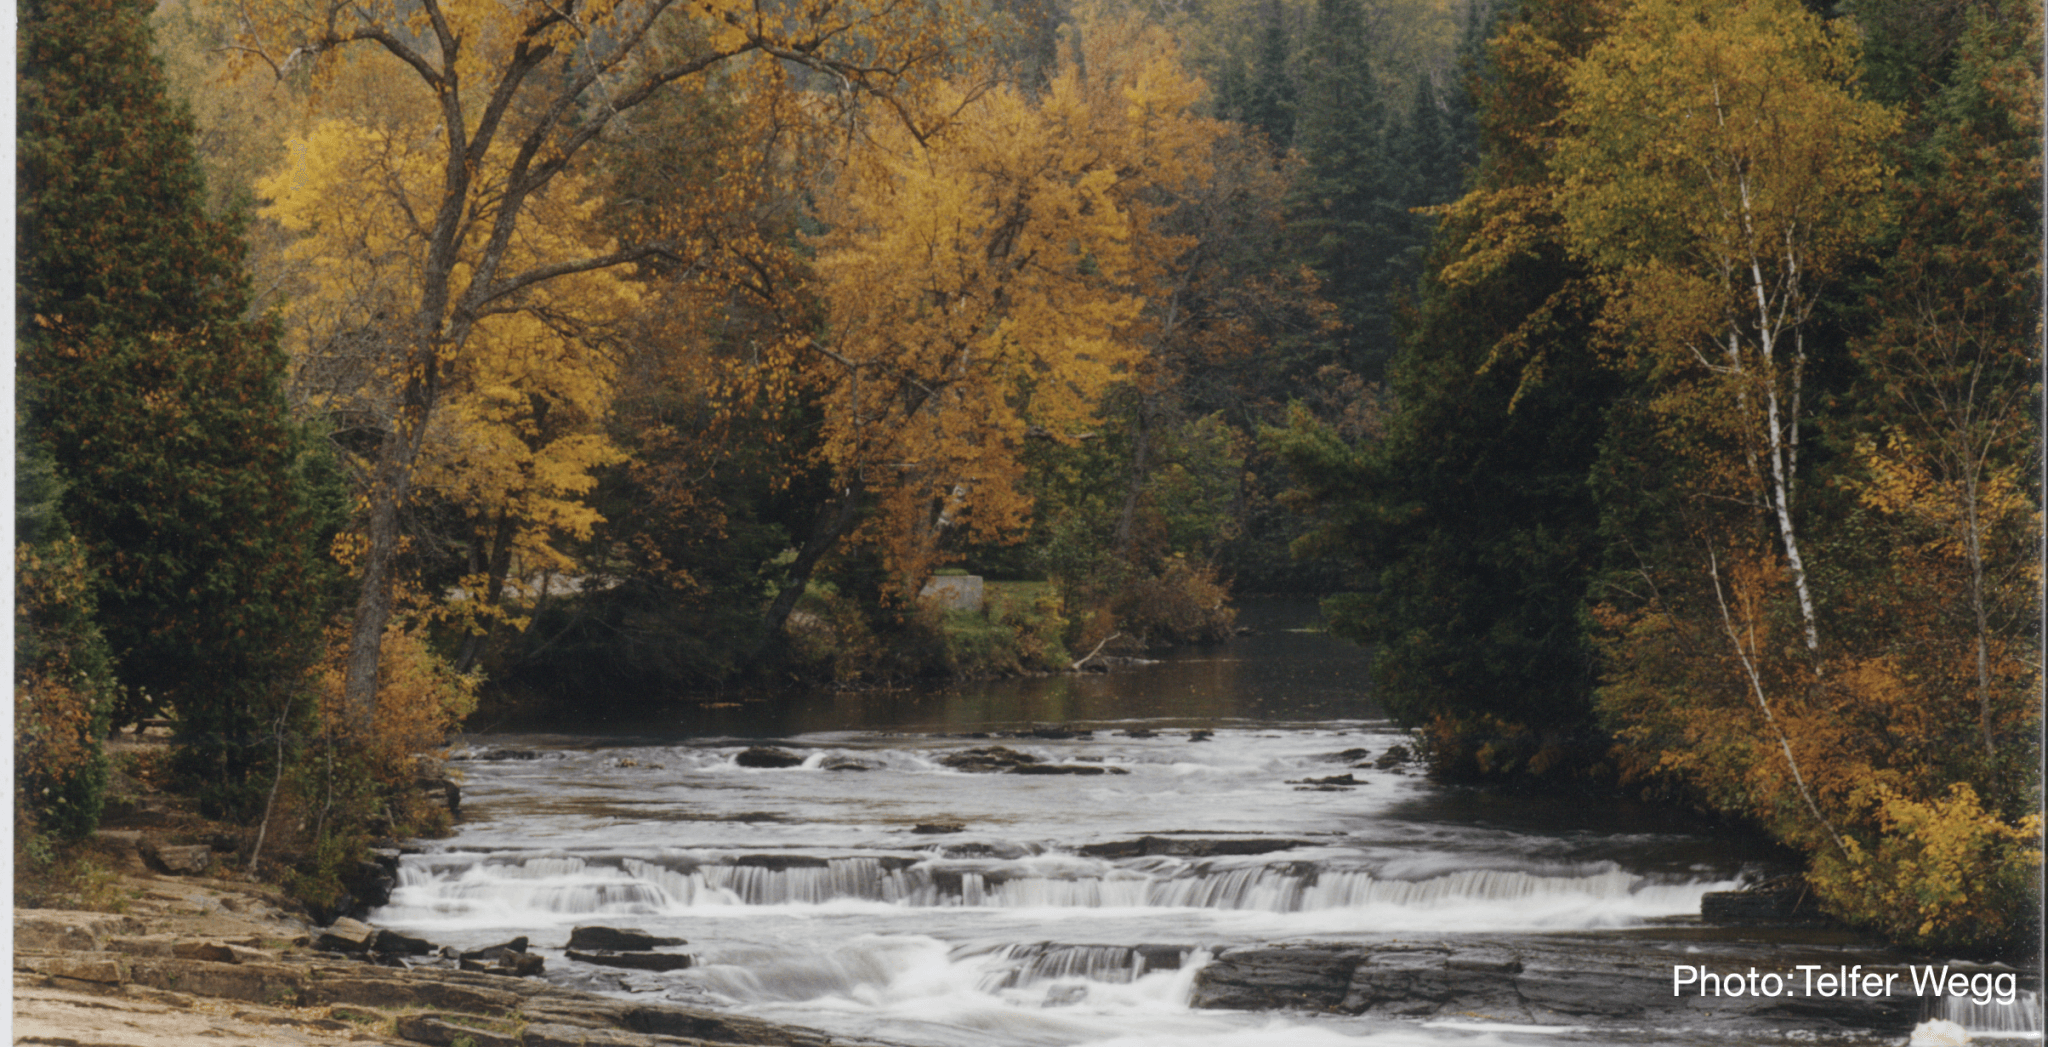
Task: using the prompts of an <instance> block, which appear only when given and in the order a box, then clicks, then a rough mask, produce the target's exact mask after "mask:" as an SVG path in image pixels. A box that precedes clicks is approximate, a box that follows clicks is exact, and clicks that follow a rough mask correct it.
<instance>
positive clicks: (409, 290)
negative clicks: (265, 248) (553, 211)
mask: <svg viewBox="0 0 2048 1047" xmlns="http://www.w3.org/2000/svg"><path fill="white" fill-rule="evenodd" d="M234 9H235V11H236V12H237V13H238V15H239V18H240V25H241V46H243V47H245V48H246V49H247V51H248V53H249V54H251V55H253V56H255V60H259V61H262V62H265V63H266V64H268V65H270V66H271V67H273V68H274V69H276V70H277V71H278V72H279V73H280V74H282V73H284V72H286V71H288V70H289V69H290V68H291V67H292V66H293V65H294V64H295V63H300V62H311V63H313V64H314V65H315V66H317V67H318V68H319V70H320V72H321V74H322V75H323V76H328V77H332V76H336V75H340V74H343V73H345V72H347V71H349V70H351V69H365V70H373V71H374V72H373V73H371V74H370V75H374V76H377V77H379V78H380V82H381V83H382V85H383V89H384V94H385V95H386V97H389V98H390V99H391V100H392V102H393V105H394V107H395V108H397V109H399V110H401V111H407V110H411V109H414V108H415V107H424V108H426V109H427V110H429V111H430V112H431V113H432V114H433V115H432V120H431V122H430V123H429V124H428V125H426V126H425V127H424V128H422V129H421V130H422V131H424V132H425V133H426V134H427V135H428V136H430V137H427V138H425V139H421V138H414V137H405V138H404V139H403V140H402V141H401V140H400V139H399V138H398V137H397V136H395V135H387V136H383V137H382V139H381V140H380V136H379V135H378V134H377V132H376V131H375V130H374V129H361V128H354V127H339V128H334V129H332V131H331V133H332V134H335V135H338V136H343V137H352V138H355V139H356V140H357V141H359V142H360V143H361V144H362V145H363V146H364V147H365V149H366V150H367V155H369V156H377V155H379V153H378V150H380V149H383V148H385V147H387V146H388V147H390V148H393V149H397V148H398V147H400V146H403V147H404V149H403V151H402V153H399V154H397V155H396V156H394V158H393V159H394V162H398V161H399V160H401V159H402V161H403V162H404V163H405V164H407V165H409V169H408V170H405V171H404V172H402V173H401V172H398V171H393V170H389V169H384V170H379V171H376V172H374V174H375V175H376V176H377V177H376V179H375V181H374V182H373V184H372V185H371V186H370V187H367V190H366V191H371V192H379V191H387V190H388V191H389V192H390V193H391V194H392V197H391V198H390V200H389V203H388V205H387V208H386V211H385V213H391V212H393V211H395V212H397V213H399V214H401V215H402V218H403V223H402V224H401V225H398V226H396V227H391V228H379V229H376V230H359V231H363V232H369V233H372V234H373V236H374V238H375V241H376V243H377V244H379V245H381V249H382V250H384V251H386V252H388V253H389V254H390V256H391V257H390V258H389V259H388V262H389V264H391V265H394V266H400V267H402V268H403V270H404V271H405V272H406V274H407V275H406V278H405V283H404V285H403V286H402V287H396V288H394V289H393V292H394V293H393V297H392V298H391V300H390V302H389V306H390V308H389V309H387V310H386V311H385V312H384V313H383V318H382V320H381V321H379V322H378V323H377V324H376V325H375V327H374V328H373V329H372V330H371V331H369V332H366V338H367V339H368V341H369V344H371V345H373V346H374V349H373V350H372V352H373V353H374V354H375V355H377V356H379V357H380V358H381V359H379V361H378V364H377V373H378V374H379V375H380V380H381V381H382V382H384V383H386V384H387V385H388V386H389V388H390V389H391V391H392V392H391V395H390V397H389V401H388V402H389V403H390V405H391V408H390V414H389V419H388V421H385V422H383V423H381V424H378V425H376V426H375V427H374V431H373V432H372V433H370V434H368V442H369V444H370V446H367V447H365V448H364V450H363V453H362V455H361V459H362V462H363V481H362V487H363V491H364V499H363V500H364V502H365V509H364V521H363V528H362V530H363V541H362V547H361V549H360V550H359V552H358V553H357V555H356V562H357V563H358V565H359V568H360V578H361V584H362V588H361V593H360V596H359V598H358V600H357V603H356V609H355V614H354V622H353V626H352V629H351V632H350V637H349V641H348V647H349V660H348V666H347V672H346V674H345V684H344V690H345V692H346V696H347V705H348V707H349V708H351V709H352V710H355V712H354V715H355V716H356V718H357V719H358V720H359V721H360V722H364V723H367V722H368V720H369V718H370V713H371V710H372V708H373V705H374V702H375V694H376V678H377V667H378V651H379V647H380V644H381V643H382V640H383V635H384V631H385V625H386V623H387V621H388V620H389V618H390V616H391V613H392V607H393V604H392V600H393V591H394V583H395V581H396V578H395V573H394V569H395V568H396V566H397V563H398V558H399V556H400V552H401V544H402V537H403V534H402V530H403V529H402V526H401V524H402V515H403V512H404V510H405V507H406V505H407V503H408V500H409V499H410V497H411V494H412V491H413V486H414V483H415V481H416V479H417V471H418V469H419V467H420V465H421V461H422V456H423V455H424V454H425V452H426V449H427V447H428V446H429V443H430V440H431V435H432V433H433V431H434V426H433V422H434V419H435V416H436V414H437V413H439V412H440V410H441V409H442V408H443V406H444V393H445V392H446V390H447V388H448V386H449V383H450V380H451V378H452V377H453V376H454V375H456V374H459V373H460V372H461V371H463V370H464V369H465V368H466V367H468V366H469V365H470V364H471V363H472V357H473V355H474V354H475V353H476V351H477V346H478V345H480V344H481V343H480V342H477V341H475V336H477V335H479V334H481V333H483V332H484V331H485V330H487V329H489V328H491V327H493V326H494V325H498V324H501V323H514V324H516V323H533V324H539V325H541V326H543V327H549V328H550V331H549V333H550V334H551V335H552V334H555V333H558V332H557V330H556V327H558V326H559V325H562V324H567V325H571V326H574V325H577V324H579V323H580V322H581V318H580V317H577V316H573V315H565V314H563V313H561V312H560V304H559V303H560V302H561V301H562V300H563V299H564V298H565V297H566V296H557V295H555V293H554V292H555V289H556V287H557V285H558V284H559V283H560V282H562V281H567V280H574V279H577V278H581V277H586V276H588V275H590V274H597V273H600V272H602V271H604V270H607V269H611V268H613V267H616V266H620V265H624V264H627V263H631V262H635V261H639V260H642V259H648V258H653V257H657V256H664V255H673V256H679V257H683V258H687V257H688V256H689V255H690V253H691V252H692V251H693V250H694V248H693V245H691V244H689V243H687V242H685V241H683V240H681V239H679V238H660V239H656V240H653V241H648V242H634V243H617V242H613V243H594V242H591V241H588V240H578V241H575V242H572V243H563V242H555V243H550V242H548V241H547V240H546V238H545V237H543V236H541V235H540V234H541V233H542V232H543V229H544V227H545V226H546V224H547V221H546V218H545V216H544V215H543V214H542V213H541V212H542V211H544V210H546V209H547V208H550V207H561V208H574V207H577V206H581V204H582V201H581V200H580V199H579V189H578V187H577V184H576V178H577V175H578V172H581V171H583V170H585V169H586V168H587V166H588V165H589V163H590V162H591V158H592V156H593V151H592V149H591V147H592V144H593V143H595V142H597V141H598V140H599V139H600V138H601V137H602V136H603V135H604V134H605V133H606V131H607V129H608V128H610V127H611V126H612V124H613V121H614V120H615V119H617V118H618V116H619V115H620V114H622V113H625V112H629V111H631V110H632V109H633V108H635V107H636V106H639V105H641V104H643V103H645V102H646V101H648V100H649V99H651V98H654V97H657V96H658V95H660V93H661V92H662V91H663V90H664V89H665V88H667V87H668V86H669V85H671V84H673V83H675V82H677V81H680V80H684V79H687V78H692V77H703V76H706V75H709V74H710V73H711V72H712V71H713V70H715V69H718V68H720V67H722V66H724V65H726V64H728V63H731V62H733V61H734V60H736V59H741V58H742V57H744V56H758V57H760V58H762V59H764V60H779V61H784V62H789V63H793V64H796V65H801V66H805V67H809V68H812V69H816V70H818V71H819V72H821V73H823V74H825V75H826V76H827V77H828V78H829V79H830V80H831V81H832V82H834V83H837V84H840V85H844V86H845V87H847V88H851V89H853V90H855V91H862V92H868V93H872V94H877V95H887V94H888V93H890V92H892V91H896V90H898V89H900V88H902V87H903V86H904V85H905V84H906V83H907V82H908V81H909V80H910V79H911V78H912V77H913V75H914V74H916V73H917V72H918V71H919V70H921V69H923V68H924V67H926V66H928V65H931V64H932V63H934V62H936V61H938V60H939V59H940V58H941V57H942V55H943V53H944V50H945V41H944V40H943V39H942V36H941V34H942V32H943V31H944V30H945V29H946V28H948V24H949V20H950V16H951V14H952V12H951V11H950V9H948V8H946V7H944V6H937V7H925V6H919V5H898V4H882V5H875V6H870V5H864V4H857V5H850V6H840V5H825V6H819V7H814V8H806V9H799V10H786V9H783V8H781V7H777V6H774V5H770V4H765V3H761V2H759V0H742V2H714V3H710V4H706V5H702V6H701V7H694V8H691V7H685V6H684V5H680V4H675V3H672V2H670V0H653V2H650V3H644V4H617V3H612V2H609V0H587V2H577V0H571V2H568V3H542V2H521V3H514V4H502V3H497V2H492V0H422V2H419V3H402V2H398V0H380V2H373V3H360V2H353V0H351V2H342V0H320V2H317V3H305V4H293V5H274V4H257V3H246V2H237V3H235V4H234ZM671 19H689V20H693V21H695V22H697V23H699V24H700V25H701V29H702V31H701V33H700V34H699V37H698V38H699V39H700V40H701V44H700V46H698V47H695V48H692V49H689V50H687V51H682V52H675V53H665V54H662V55H660V56H658V57H657V56H651V55H650V54H648V53H647V51H646V49H645V48H644V46H643V45H644V44H645V43H646V42H647V40H648V39H649V36H650V34H651V33H653V32H654V31H655V29H656V27H657V26H659V25H661V24H663V23H664V22H666V21H668V20H671ZM401 85H402V87H401ZM410 130H411V129H408V132H409V131H410ZM386 174H389V175H393V176H395V177H392V178H390V179H389V181H386V180H385V178H384V177H383V176H384V175H386ZM399 186H403V187H404V188H403V189H400V188H397V187H399ZM307 217H308V218H309V219H310V218H312V217H313V214H312V213H311V212H310V211H309V212H307ZM321 217H322V218H323V219H324V222H325V227H326V228H329V229H334V227H335V225H336V224H337V223H345V222H346V217H345V216H341V215H333V216H321ZM370 315H371V316H373V317H374V316H375V315H376V314H370Z"/></svg>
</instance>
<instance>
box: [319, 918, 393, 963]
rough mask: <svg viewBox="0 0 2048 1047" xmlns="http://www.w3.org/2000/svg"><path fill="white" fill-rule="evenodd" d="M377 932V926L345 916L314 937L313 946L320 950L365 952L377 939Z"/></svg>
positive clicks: (352, 952) (351, 952)
mask: <svg viewBox="0 0 2048 1047" xmlns="http://www.w3.org/2000/svg"><path fill="white" fill-rule="evenodd" d="M377 933H378V932H377V928H375V927H372V926H370V925H369V924H367V923H364V922H362V921H361V920H354V919H350V918H349V917H346V916H344V917H341V918H340V919H338V920H335V921H334V923H333V924H331V925H329V926H328V928H327V929H326V930H324V931H321V932H320V935H319V937H317V938H314V939H313V948H314V949H316V950H318V951H320V952H341V953H350V954H355V953H365V952H369V951H370V946H371V944H372V943H374V942H375V941H376V940H377Z"/></svg>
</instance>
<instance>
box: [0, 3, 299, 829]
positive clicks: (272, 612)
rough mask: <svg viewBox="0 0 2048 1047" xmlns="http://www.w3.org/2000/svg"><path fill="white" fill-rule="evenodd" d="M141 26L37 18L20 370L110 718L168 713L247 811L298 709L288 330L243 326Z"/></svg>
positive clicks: (26, 131)
mask: <svg viewBox="0 0 2048 1047" xmlns="http://www.w3.org/2000/svg"><path fill="white" fill-rule="evenodd" d="M147 17H148V11H147V5H145V4H140V3H129V2H122V0H104V2H97V3H82V4H71V3H62V4H58V3H51V4H40V3H39V4H30V5H25V6H24V8H23V12H22V46H23V51H22V68H23V80H22V89H21V138H20V142H19V146H20V149H19V155H18V159H17V164H18V171H19V177H20V184H21V188H22V198H21V201H20V234H21V239H22V259H21V264H20V268H19V269H18V277H17V279H18V284H17V287H16V301H17V313H16V317H17V319H16V324H17V327H16V345H17V362H18V365H19V370H20V377H21V382H22V391H23V401H24V408H25V410H24V414H25V415H26V417H27V419H28V424H29V426H30V428H31V429H32V430H33V431H34V434H35V437H36V439H37V440H38V441H40V442H41V444H42V446H44V447H46V448H47V450H48V452H49V454H50V456H51V458H52V459H53V460H54V463H55V466H56V470H57V474H58V478H59V479H60V480H61V482H62V485H63V488H62V489H63V494H62V497H61V499H60V500H59V503H58V506H59V507H58V511H59V513H60V514H61V515H62V517H63V518H64V519H65V520H66V521H68V523H69V526H70V527H71V529H72V532H73V533H74V534H75V535H76V536H77V539H78V542H79V545H80V546H81V548H82V549H83V552H84V560H85V564H86V565H87V566H88V567H89V568H90V573H91V574H92V575H93V576H96V578H95V585H96V586H97V588H96V591H95V592H94V593H92V596H93V600H92V603H93V605H94V611H93V614H94V617H95V618H96V619H97V621H98V623H99V627H100V630H101V632H103V633H104V635H105V637H106V640H107V642H108V644H109V645H110V647H111V650H112V654H113V657H114V659H115V668H116V673H117V675H118V676H119V678H120V680H121V682H122V684H123V685H124V686H125V687H126V688H128V694H129V696H130V702H129V704H128V705H127V706H126V707H125V708H124V709H123V710H122V711H121V713H120V715H119V718H120V719H123V720H127V721H133V720H134V719H136V718H138V717H139V716H141V715H144V714H145V713H147V712H149V711H150V710H152V709H156V708H160V707H167V708H169V709H170V710H172V711H174V713H175V715H176V718H177V722H178V726H179V732H180V736H179V737H180V749H181V755H180V760H181V763H182V764H183V765H184V766H185V768H186V770H187V771H189V772H190V773H191V774H193V776H194V777H195V778H196V779H197V780H198V781H200V782H202V783H203V784H204V786H205V790H206V791H205V796H204V798H205V800H206V802H207V804H208V805H209V806H210V807H213V808H217V809H225V810H237V811H245V810H246V808H247V803H248V801H249V800H250V795H249V790H250V789H252V788H253V786H252V784H251V783H250V780H249V779H250V776H251V774H252V773H253V772H254V770H255V769H256V768H257V767H259V766H260V765H261V764H263V763H264V762H266V760H267V759H268V758H269V757H270V756H271V755H272V752H273V748H272V747H271V746H269V745H266V744H262V743H263V742H264V741H265V740H266V738H267V737H268V736H269V735H271V734H273V733H274V732H275V731H276V730H277V729H278V727H279V724H280V723H281V722H282V721H283V720H284V719H288V718H289V716H290V715H291V712H292V710H293V709H294V708H296V709H297V710H298V712H299V713H300V714H303V713H305V712H306V711H307V707H306V706H305V704H304V703H302V702H297V701H296V700H297V698H299V697H300V693H299V692H300V689H301V688H302V686H303V685H304V682H305V681H304V677H305V673H306V671H307V667H308V664H309V662H310V660H311V658H312V649H311V645H312V642H313V638H314V636H315V635H316V634H317V630H318V628H319V625H320V621H321V618H322V617H323V614H324V611H325V607H324V605H323V601H322V597H321V591H320V585H319V582H320V578H321V568H320V567H319V565H318V560H317V552H316V549H315V543H316V542H317V540H318V537H319V527H320V521H319V520H318V519H316V518H315V515H314V507H313V504H312V501H311V499H310V498H309V494H308V488H307V486H306V484H305V483H304V482H303V480H304V477H305V475H306V474H305V470H304V467H305V466H306V464H307V458H306V456H305V454H304V453H303V452H304V451H305V447H304V444H303V443H302V441H301V440H300V439H299V435H298V433H297V431H296V430H295V429H294V427H293V426H292V424H291V423H290V422H289V420H288V419H287V417H286V413H285V403H284V399H283V396H282V395H281V391H280V381H281V377H282V371H283V358H282V355H281V354H280V352H279V351H278V346H277V339H276V332H275V330H274V329H273V328H272V326H271V325H269V324H268V323H266V322H262V321H251V320H249V319H247V318H246V317H245V313H246V312H247V307H248V303H249V287H248V280H247V277H246V274H245V273H244V271H243V268H242V261H243V248H242V243H241V239H240V228H241V227H240V223H239V221H238V219H236V218H235V217H233V216H232V215H230V216H228V217H224V218H216V217H214V216H212V215H210V214H209V213H208V212H207V209H206V206H205V201H206V190H205V184H204V180H203V178H202V176H201V173H200V168H199V165H198V163H197V161H196V160H195V158H194V156H193V152H192V145H191V133H192V132H191V125H190V122H189V119H188V118H187V117H186V115H185V113H184V111H183V109H182V107H181V106H179V105H178V104H176V103H175V102H173V101H172V100H171V99H170V98H169V97H168V96H167V95H166V92H165V89H164V84H163V73H162V66H161V64H160V63H159V62H158V61H157V60H156V59H155V58H154V57H153V56H152V55H151V53H150V45H149V23H148V20H147ZM45 562H54V561H45ZM74 595H75V594H74Z"/></svg>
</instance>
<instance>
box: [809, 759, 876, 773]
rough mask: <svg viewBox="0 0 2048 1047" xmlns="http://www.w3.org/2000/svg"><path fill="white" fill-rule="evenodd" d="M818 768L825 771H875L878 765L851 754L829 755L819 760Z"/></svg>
mask: <svg viewBox="0 0 2048 1047" xmlns="http://www.w3.org/2000/svg"><path fill="white" fill-rule="evenodd" d="M818 768H819V769H820V770H825V771H873V770H877V769H878V765H876V764H872V763H869V762H867V761H866V760H856V759H854V758H853V757H851V756H827V757H825V758H824V759H823V760H821V761H819V763H818Z"/></svg>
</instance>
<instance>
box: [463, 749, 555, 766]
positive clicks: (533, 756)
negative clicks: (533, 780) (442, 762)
mask: <svg viewBox="0 0 2048 1047" xmlns="http://www.w3.org/2000/svg"><path fill="white" fill-rule="evenodd" d="M540 758H541V754H540V753H538V752H535V751H534V750H532V749H485V750H484V751H482V752H477V751H474V750H472V751H470V752H464V753H457V754H456V755H454V756H451V757H449V759H450V760H479V761H482V762H484V763H496V762H498V761H500V760H538V759H540Z"/></svg>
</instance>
